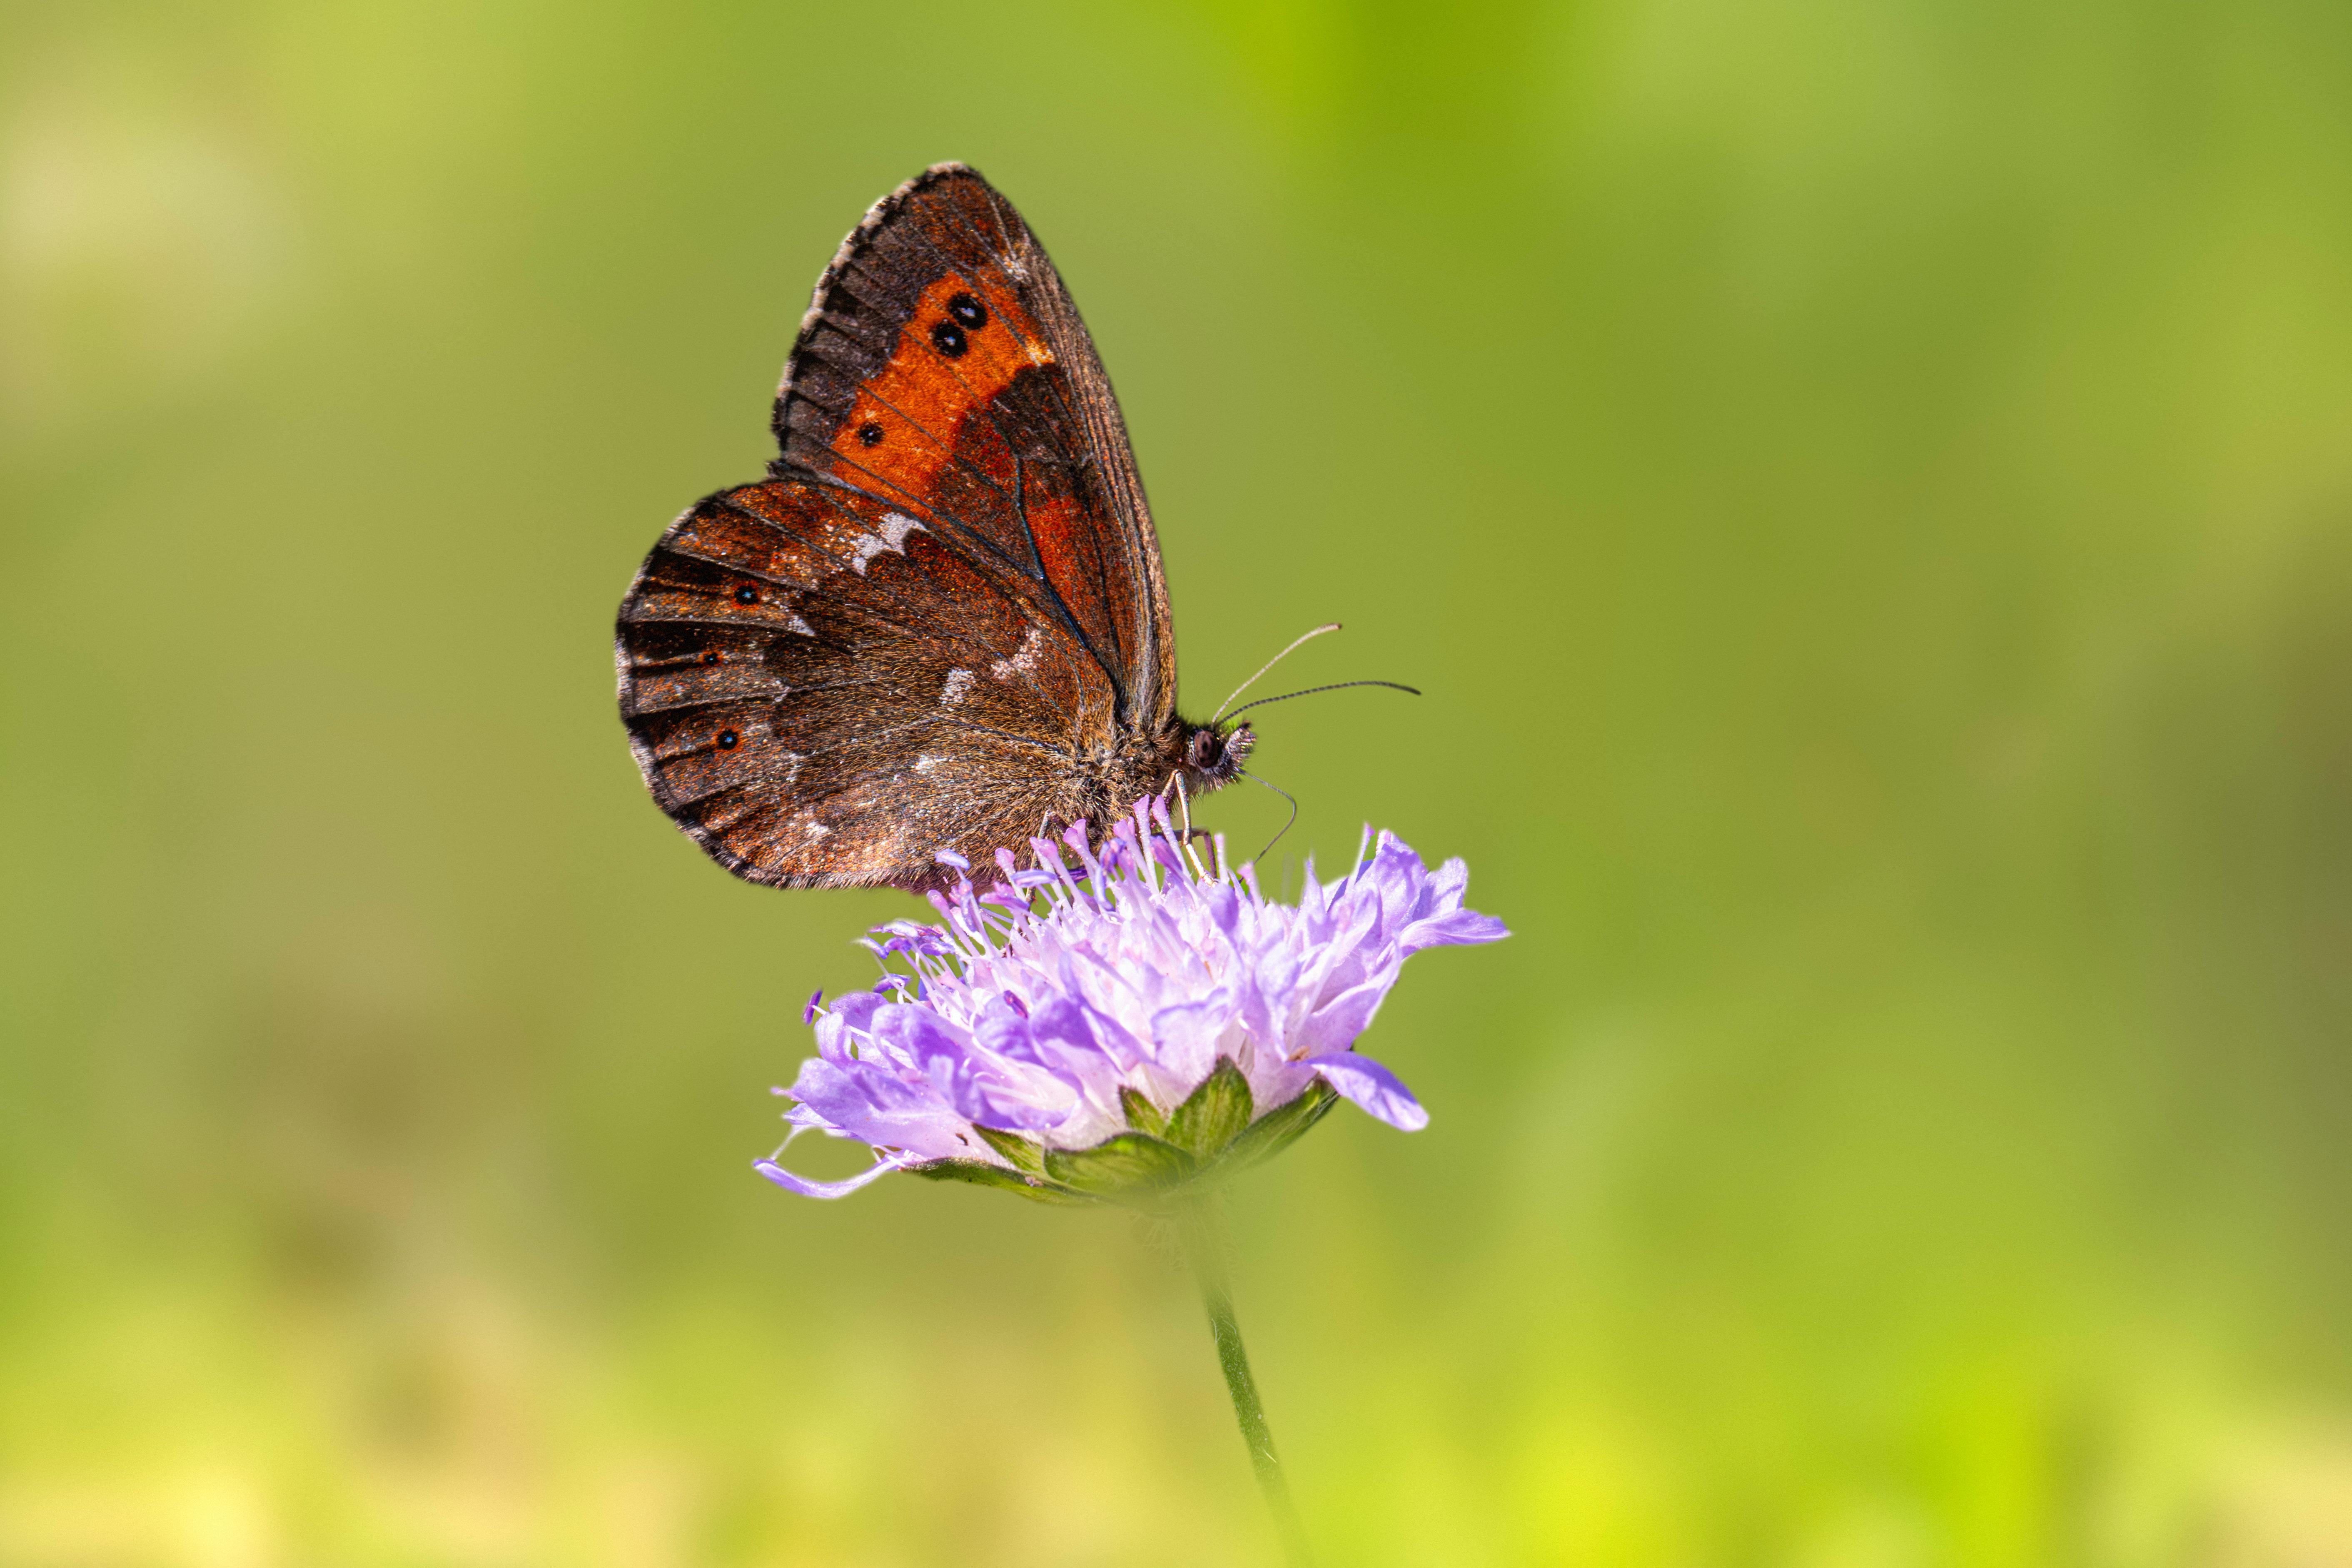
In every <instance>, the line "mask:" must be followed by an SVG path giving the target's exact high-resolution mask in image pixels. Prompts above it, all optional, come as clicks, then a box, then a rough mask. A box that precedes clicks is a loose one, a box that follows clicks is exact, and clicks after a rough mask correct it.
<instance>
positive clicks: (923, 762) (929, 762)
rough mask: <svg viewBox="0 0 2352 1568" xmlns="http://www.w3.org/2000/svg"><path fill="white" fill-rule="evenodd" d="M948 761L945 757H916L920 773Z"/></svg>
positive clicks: (916, 764)
mask: <svg viewBox="0 0 2352 1568" xmlns="http://www.w3.org/2000/svg"><path fill="white" fill-rule="evenodd" d="M946 761H947V759H946V758H945V757H917V758H916V759H915V771H916V772H917V773H929V772H930V771H931V770H932V769H933V768H935V767H938V766H939V765H940V763H944V762H946Z"/></svg>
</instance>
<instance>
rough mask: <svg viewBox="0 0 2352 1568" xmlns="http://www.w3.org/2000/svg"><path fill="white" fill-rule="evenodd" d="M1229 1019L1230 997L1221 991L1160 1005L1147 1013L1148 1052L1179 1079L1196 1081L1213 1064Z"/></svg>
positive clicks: (1232, 1013) (1231, 1017)
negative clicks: (1151, 1046)
mask: <svg viewBox="0 0 2352 1568" xmlns="http://www.w3.org/2000/svg"><path fill="white" fill-rule="evenodd" d="M1233 1020H1234V1002H1233V996H1232V994H1231V993H1229V992H1225V991H1217V992H1214V993H1212V994H1209V995H1207V996H1204V997H1202V999H1201V1000H1200V1001H1198V1002H1181V1003H1179V1004H1177V1005H1175V1006H1173V1007H1162V1008H1160V1011H1158V1012H1157V1013H1154V1014H1152V1015H1151V1043H1152V1045H1153V1047H1155V1048H1154V1050H1153V1052H1152V1055H1153V1056H1154V1057H1156V1058H1158V1059H1159V1062H1160V1066H1161V1067H1163V1068H1167V1069H1168V1070H1169V1071H1170V1072H1171V1073H1173V1074H1175V1075H1176V1077H1177V1079H1179V1080H1181V1081H1182V1082H1184V1083H1187V1084H1194V1083H1198V1082H1200V1081H1201V1080H1202V1079H1204V1078H1206V1077H1208V1076H1209V1069H1210V1068H1213V1067H1214V1066H1216V1065H1217V1046H1218V1044H1219V1042H1220V1041H1221V1040H1223V1037H1224V1034H1225V1030H1226V1028H1227V1027H1228V1026H1231V1024H1232V1023H1233Z"/></svg>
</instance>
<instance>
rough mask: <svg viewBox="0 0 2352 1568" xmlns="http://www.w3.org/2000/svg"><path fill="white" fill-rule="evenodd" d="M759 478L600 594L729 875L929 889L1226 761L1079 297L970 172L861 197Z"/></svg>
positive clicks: (658, 753) (650, 760) (654, 729)
mask: <svg viewBox="0 0 2352 1568" xmlns="http://www.w3.org/2000/svg"><path fill="white" fill-rule="evenodd" d="M774 425H775V432H776V437H777V439H778V441H779V443H780V444H781V446H782V456H780V457H779V458H777V459H776V460H775V461H774V462H773V463H772V464H771V465H770V467H769V477H768V479H766V480H765V481H763V482H761V483H760V484H755V485H745V486H743V487H741V488H740V489H730V490H722V491H720V492H719V493H718V494H716V495H713V496H709V497H708V498H706V499H704V500H699V501H697V502H696V503H695V504H694V505H693V506H691V507H689V508H688V509H687V510H686V513H685V515H684V516H682V517H680V518H679V519H678V520H677V521H676V522H674V523H672V524H670V526H669V529H668V531H666V532H665V533H664V534H663V535H662V536H661V541H660V542H659V543H657V544H656V545H655V546H654V549H653V553H652V554H650V555H648V556H647V557H646V563H645V565H644V566H643V567H642V568H641V569H640V570H639V571H638V573H637V578H636V581H635V583H633V584H630V586H629V592H628V596H627V597H626V598H625V599H623V600H622V601H621V612H620V625H619V628H618V634H617V637H616V638H615V647H614V658H615V660H616V662H617V664H618V666H619V669H620V683H621V718H622V721H623V722H624V723H625V724H626V725H627V726H628V731H629V746H630V749H631V750H632V751H633V752H635V753H636V758H637V766H638V767H639V768H640V769H641V770H642V771H643V772H644V773H645V778H646V787H647V788H649V789H651V790H652V791H653V795H654V799H655V801H656V803H657V804H658V805H660V806H661V808H662V809H663V810H664V811H666V812H667V813H668V814H669V815H670V816H671V817H672V818H673V819H674V820H676V822H677V825H678V826H680V827H682V828H684V829H685V830H686V831H687V832H688V833H689V834H691V835H692V836H693V837H694V839H695V841H696V842H697V843H698V844H700V845H701V846H702V847H703V848H704V849H706V850H708V851H709V854H710V856H711V858H713V859H715V860H717V861H718V862H719V864H720V865H722V866H724V867H726V868H728V869H729V870H730V871H732V872H734V873H735V874H736V875H737V876H739V877H743V878H746V879H750V880H751V881H754V882H766V883H770V884H772V885H774V886H778V887H790V888H802V887H852V886H892V887H899V888H907V889H924V888H934V887H938V886H940V885H941V883H942V880H943V879H944V876H945V873H944V872H943V871H942V869H941V868H940V866H938V865H937V864H935V863H934V861H933V858H932V856H933V852H934V851H936V850H940V849H948V850H953V851H956V852H958V853H960V854H961V855H962V856H963V857H964V858H967V859H969V860H971V861H972V862H973V863H974V864H982V863H984V860H985V858H986V857H988V856H990V855H992V853H993V852H994V851H995V849H996V848H997V847H999V846H1018V845H1022V844H1024V843H1026V842H1027V840H1028V839H1029V837H1031V836H1032V835H1034V834H1037V833H1040V832H1042V831H1045V830H1047V829H1049V828H1052V827H1055V826H1066V825H1068V824H1071V823H1075V822H1078V821H1081V820H1084V821H1086V822H1088V823H1090V824H1092V825H1093V826H1094V828H1095V829H1096V831H1097V832H1100V831H1101V829H1102V828H1103V827H1104V826H1105V825H1106V824H1108V822H1110V821H1111V820H1113V819H1114V818H1116V817H1117V816H1118V814H1120V813H1121V812H1123V811H1125V810H1126V809H1127V808H1129V806H1130V805H1133V804H1134V803H1135V802H1136V801H1137V800H1139V799H1140V798H1142V797H1144V796H1146V795H1154V794H1158V793H1160V792H1162V791H1165V790H1168V789H1169V788H1170V786H1171V784H1176V783H1178V782H1179V781H1181V786H1182V788H1183V789H1184V790H1186V791H1188V792H1190V793H1193V794H1198V793H1200V792H1202V791H1204V790H1210V789H1214V788H1216V787H1217V786H1218V785H1220V784H1224V783H1225V782H1226V781H1227V780H1229V779H1231V778H1232V777H1233V776H1234V774H1235V773H1238V772H1239V771H1240V768H1241V764H1242V762H1243V759H1244V757H1246V756H1247V755H1248V753H1249V750H1250V746H1251V743H1252V740H1253V736H1252V733H1251V731H1250V729H1249V726H1248V725H1247V723H1245V722H1244V723H1241V724H1237V725H1234V726H1233V727H1232V728H1231V729H1226V728H1223V727H1221V726H1220V725H1218V724H1217V723H1216V721H1210V722H1209V723H1206V724H1194V723H1190V722H1187V721H1185V720H1183V719H1181V718H1180V717H1178V716H1177V712H1176V645H1175V634H1174V630H1173V628H1172V627H1171V626H1170V624H1169V613H1168V586H1167V582H1166V580H1165V578H1164V577H1163V576H1162V574H1161V572H1160V542H1159V538H1158V536H1157V535H1156V534H1155V533H1154V532H1153V531H1152V527H1151V512H1150V509H1149V508H1148V507H1147V506H1146V505H1145V504H1144V500H1143V481H1142V480H1141V479H1140V478H1139V477H1138V476H1137V474H1136V471H1135V458H1134V456H1133V454H1132V453H1130V452H1129V449H1128V443H1127V426H1126V425H1125V423H1124V421H1122V420H1121V419H1120V417H1119V411H1118V399H1117V398H1115V397H1114V396H1113V395H1112V394H1111V389H1110V381H1109V379H1108V377H1107V376H1106V375H1105V374H1103V368H1102V362H1101V360H1100V359H1098V358H1097V356H1096V353H1095V346H1094V342H1093V340H1092V339H1090V338H1089V337H1087V329H1086V325H1085V323H1084V322H1082V321H1079V319H1078V311H1077V307H1076V306H1075V305H1074V304H1072V303H1071V301H1070V296H1069V291H1068V290H1067V289H1065V288H1063V286H1062V279H1061V277H1060V275H1059V274H1057V273H1056V272H1055V270H1054V264H1053V263H1052V262H1051V261H1049V260H1047V259H1046V258H1045V250H1044V248H1043V247H1040V246H1039V245H1038V243H1037V240H1036V237H1035V236H1034V235H1032V234H1031V233H1030V232H1029V226H1028V225H1026V224H1025V223H1024V222H1022V220H1021V215H1020V214H1019V213H1017V212H1015V211H1013V205H1012V204H1011V203H1009V202H1007V201H1006V200H1005V199H1004V198H1003V196H1001V195H998V194H997V193H996V192H995V191H994V190H993V189H992V188H991V187H990V185H989V184H988V182H987V181H985V180H983V179H982V178H981V177H980V175H979V174H976V173H974V172H973V171H972V170H971V169H969V168H966V167H965V166H964V165H962V164H961V163H941V164H940V165H938V166H937V167H935V168H931V169H928V170H926V171H925V172H924V173H923V174H919V175H918V176H917V177H916V178H914V179H912V180H909V181H908V182H907V184H903V185H901V186H899V187H898V189H897V190H895V191H893V192H891V193H890V195H887V196H885V197H884V198H883V199H882V200H881V201H879V202H877V203H876V204H875V205H874V208H873V210H872V211H870V212H868V213H867V214H866V220H865V221H864V222H863V223H861V224H859V225H858V226H857V227H856V230H855V231H853V232H852V233H851V235H850V236H849V238H848V239H847V240H846V241H845V242H844V243H843V245H842V247H841V250H840V252H839V254H837V255H836V256H835V258H834V259H833V265H832V266H830V267H828V268H825V270H824V277H823V278H821V279H818V280H817V286H816V294H815V297H814V300H812V302H811V304H810V306H809V311H808V314H807V315H806V316H805V317H803V319H802V321H801V331H800V336H799V338H798V340H797V341H795V342H794V343H793V353H792V358H791V360H790V361H789V362H788V363H787V364H786V366H785V371H784V384H783V387H782V390H781V391H780V392H779V393H778V394H777V396H776V406H775V418H774Z"/></svg>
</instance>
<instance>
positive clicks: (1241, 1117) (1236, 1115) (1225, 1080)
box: [1168, 1057, 1323, 1160]
mask: <svg viewBox="0 0 2352 1568" xmlns="http://www.w3.org/2000/svg"><path fill="white" fill-rule="evenodd" d="M1315 1081H1316V1082H1318V1083H1320V1082H1322V1081H1323V1080H1322V1079H1316V1080H1315ZM1252 1109H1253V1107H1252V1105H1251V1102H1250V1086H1249V1079H1245V1078H1244V1077H1243V1076H1242V1069H1241V1068H1237V1067H1235V1066H1234V1060H1233V1058H1231V1057H1219V1058H1217V1069H1216V1071H1214V1072H1213V1073H1211V1074H1210V1075H1209V1076H1208V1077H1206V1078H1204V1079H1202V1080H1201V1084H1200V1087H1199V1088H1197V1089H1194V1090H1193V1091H1192V1093H1191V1094H1190V1095H1187V1096H1186V1097H1185V1100H1184V1103H1183V1104H1181V1105H1180V1106H1178V1107H1177V1108H1176V1113H1175V1114H1174V1115H1173V1116H1171V1117H1170V1118H1169V1119H1168V1141H1169V1142H1171V1143H1174V1144H1175V1145H1177V1146H1178V1147H1179V1148H1183V1149H1189V1150H1191V1151H1192V1152H1193V1153H1195V1154H1197V1155H1199V1156H1200V1157H1201V1158H1202V1159H1204V1160H1206V1159H1209V1158H1211V1157H1213V1155H1215V1154H1216V1153H1217V1152H1218V1151H1220V1150H1222V1149H1223V1148H1224V1146H1225V1145H1226V1144H1228V1143H1230V1142H1233V1141H1234V1139H1235V1138H1236V1137H1238V1136H1240V1134H1241V1131H1242V1129H1243V1128H1244V1127H1247V1126H1248V1125H1249V1124H1250V1111H1251V1110H1252Z"/></svg>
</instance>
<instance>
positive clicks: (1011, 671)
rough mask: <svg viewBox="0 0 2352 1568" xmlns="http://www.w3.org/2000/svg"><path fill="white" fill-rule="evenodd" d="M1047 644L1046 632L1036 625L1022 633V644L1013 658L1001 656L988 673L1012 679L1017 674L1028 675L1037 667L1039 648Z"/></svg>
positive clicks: (1000, 677)
mask: <svg viewBox="0 0 2352 1568" xmlns="http://www.w3.org/2000/svg"><path fill="white" fill-rule="evenodd" d="M1044 646H1045V634H1044V633H1042V632H1040V631H1039V630H1038V629H1037V628H1036V627H1035V626H1031V627H1030V628H1029V629H1028V630H1026V631H1024V632H1023V633H1022V634H1021V646H1020V647H1017V648H1015V649H1013V657H1012V658H1000V659H998V660H997V661H996V662H995V663H993V664H992V665H990V666H989V667H988V673H989V674H990V675H992V676H993V677H995V678H996V679H999V680H1010V679H1013V677H1014V676H1015V675H1026V674H1028V673H1029V672H1030V671H1031V670H1033V669H1034V668H1037V650H1038V649H1039V648H1041V647H1044Z"/></svg>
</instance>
